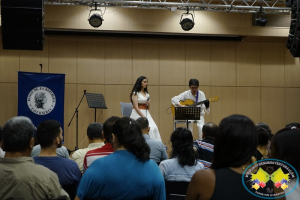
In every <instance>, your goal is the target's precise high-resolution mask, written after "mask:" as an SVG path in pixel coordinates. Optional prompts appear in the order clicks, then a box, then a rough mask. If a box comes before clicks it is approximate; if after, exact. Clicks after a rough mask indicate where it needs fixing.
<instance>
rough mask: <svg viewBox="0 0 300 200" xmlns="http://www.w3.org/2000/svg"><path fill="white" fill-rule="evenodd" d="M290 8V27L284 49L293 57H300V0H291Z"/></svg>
mask: <svg viewBox="0 0 300 200" xmlns="http://www.w3.org/2000/svg"><path fill="white" fill-rule="evenodd" d="M292 2H293V5H292V6H291V25H290V32H289V36H288V40H287V42H286V48H288V49H289V50H290V52H291V54H292V55H293V56H294V57H300V0H297V1H296V0H293V1H292Z"/></svg>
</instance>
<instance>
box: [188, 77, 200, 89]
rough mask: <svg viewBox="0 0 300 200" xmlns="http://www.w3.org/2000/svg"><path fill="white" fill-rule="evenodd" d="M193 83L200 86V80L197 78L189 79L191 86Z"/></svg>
mask: <svg viewBox="0 0 300 200" xmlns="http://www.w3.org/2000/svg"><path fill="white" fill-rule="evenodd" d="M192 85H196V86H199V81H198V80H197V79H194V78H192V79H190V81H189V87H191V86H192Z"/></svg>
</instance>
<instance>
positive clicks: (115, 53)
mask: <svg viewBox="0 0 300 200" xmlns="http://www.w3.org/2000/svg"><path fill="white" fill-rule="evenodd" d="M132 79H133V78H132V38H114V37H112V38H107V39H106V40H105V84H132Z"/></svg>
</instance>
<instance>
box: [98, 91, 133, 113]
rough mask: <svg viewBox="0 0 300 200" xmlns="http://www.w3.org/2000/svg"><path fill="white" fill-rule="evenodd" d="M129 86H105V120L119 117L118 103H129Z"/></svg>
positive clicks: (119, 108)
mask: <svg viewBox="0 0 300 200" xmlns="http://www.w3.org/2000/svg"><path fill="white" fill-rule="evenodd" d="M131 90H132V86H131V85H105V87H104V98H105V101H106V106H107V108H108V109H107V115H106V116H105V118H108V117H111V116H118V117H121V105H120V102H125V103H130V98H129V95H130V92H131Z"/></svg>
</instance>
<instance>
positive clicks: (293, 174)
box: [242, 159, 299, 199]
mask: <svg viewBox="0 0 300 200" xmlns="http://www.w3.org/2000/svg"><path fill="white" fill-rule="evenodd" d="M242 182H243V185H244V187H245V188H246V190H247V191H248V192H250V193H251V194H253V195H254V196H257V197H260V198H262V199H274V198H275V199H277V198H282V197H284V196H287V195H289V194H291V193H292V192H293V191H294V190H295V189H296V187H297V185H298V182H299V175H298V173H297V171H296V170H295V168H294V167H293V166H292V165H290V164H289V163H287V162H285V161H282V160H277V159H264V160H259V161H257V162H255V163H253V164H251V165H250V166H248V167H247V169H246V170H245V171H244V173H243V176H242Z"/></svg>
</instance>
